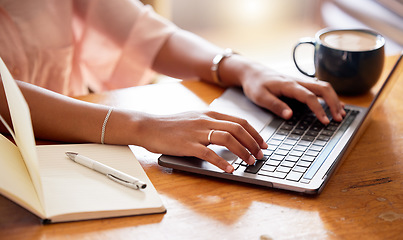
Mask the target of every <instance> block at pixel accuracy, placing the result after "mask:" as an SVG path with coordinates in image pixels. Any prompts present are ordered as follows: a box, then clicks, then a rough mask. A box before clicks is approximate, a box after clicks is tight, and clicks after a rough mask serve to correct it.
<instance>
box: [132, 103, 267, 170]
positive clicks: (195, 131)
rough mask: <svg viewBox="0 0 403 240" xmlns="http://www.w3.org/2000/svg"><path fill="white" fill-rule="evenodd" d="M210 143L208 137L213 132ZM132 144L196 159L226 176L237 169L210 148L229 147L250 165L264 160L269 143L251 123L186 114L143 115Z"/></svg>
mask: <svg viewBox="0 0 403 240" xmlns="http://www.w3.org/2000/svg"><path fill="white" fill-rule="evenodd" d="M211 130H214V131H213V132H212V133H211V136H210V142H209V140H208V136H209V134H210V132H211ZM132 136H133V142H132V143H131V144H136V145H139V146H142V147H144V148H146V149H147V150H149V151H151V152H155V153H162V154H167V155H175V156H194V157H197V158H200V159H203V160H206V161H208V162H210V163H212V164H214V165H216V166H217V167H219V168H220V169H222V170H224V171H225V172H228V173H231V172H233V171H234V168H233V167H232V166H231V165H230V164H229V163H228V162H227V161H226V160H224V159H223V158H222V157H220V156H218V155H217V154H216V153H215V152H214V151H213V150H211V149H210V148H208V147H207V146H208V145H209V144H216V145H221V146H224V147H227V148H228V149H229V150H230V151H231V152H233V153H234V154H236V155H237V156H239V157H240V158H241V159H242V160H243V161H245V162H246V163H248V164H253V163H254V162H255V158H256V159H260V158H262V157H263V152H262V150H261V149H262V148H267V143H266V142H265V141H264V140H263V139H262V137H261V136H260V135H259V133H258V132H257V131H256V130H255V129H254V128H253V127H252V126H251V125H249V123H248V122H247V121H246V120H244V119H240V118H237V117H233V116H229V115H225V114H221V113H218V112H213V111H207V112H185V113H180V114H176V115H166V116H155V115H143V117H142V119H141V120H140V121H139V124H138V125H137V127H136V129H135V130H134V132H132Z"/></svg>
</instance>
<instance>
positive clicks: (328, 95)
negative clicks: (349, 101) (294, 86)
mask: <svg viewBox="0 0 403 240" xmlns="http://www.w3.org/2000/svg"><path fill="white" fill-rule="evenodd" d="M299 83H300V84H301V85H302V86H304V87H305V88H307V89H309V90H310V91H312V92H313V93H315V94H316V95H317V96H320V97H322V98H323V99H324V100H325V102H326V104H327V105H328V106H329V109H330V113H331V114H332V116H333V119H334V120H336V121H341V120H343V117H344V116H345V115H346V112H345V111H344V103H342V102H340V100H339V98H338V96H337V93H336V91H334V89H333V87H332V86H331V85H330V84H329V83H328V82H324V81H315V82H308V81H300V82H299Z"/></svg>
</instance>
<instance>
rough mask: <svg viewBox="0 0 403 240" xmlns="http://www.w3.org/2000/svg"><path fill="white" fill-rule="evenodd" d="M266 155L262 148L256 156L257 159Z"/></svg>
mask: <svg viewBox="0 0 403 240" xmlns="http://www.w3.org/2000/svg"><path fill="white" fill-rule="evenodd" d="M263 157H264V155H263V152H262V150H259V152H258V153H257V156H256V158H257V159H262V158H263Z"/></svg>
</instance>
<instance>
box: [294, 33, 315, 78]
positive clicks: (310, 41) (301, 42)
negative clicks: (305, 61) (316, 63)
mask: <svg viewBox="0 0 403 240" xmlns="http://www.w3.org/2000/svg"><path fill="white" fill-rule="evenodd" d="M302 44H311V45H313V46H314V47H315V40H314V39H313V38H303V39H301V40H300V41H299V43H297V45H295V47H294V51H293V52H292V58H293V60H294V63H295V66H296V67H297V69H298V70H299V71H300V72H301V73H303V74H304V75H306V76H308V77H313V78H314V77H315V75H316V70H315V72H314V73H313V74H309V73H307V72H305V71H304V70H302V69H301V68H300V67H299V66H298V63H297V60H296V58H295V52H296V50H297V48H298V47H299V46H300V45H302Z"/></svg>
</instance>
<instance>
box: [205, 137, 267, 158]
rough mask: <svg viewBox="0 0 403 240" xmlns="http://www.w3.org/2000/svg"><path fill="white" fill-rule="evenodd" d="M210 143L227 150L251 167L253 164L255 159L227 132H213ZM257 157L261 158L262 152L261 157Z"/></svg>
mask: <svg viewBox="0 0 403 240" xmlns="http://www.w3.org/2000/svg"><path fill="white" fill-rule="evenodd" d="M210 143H212V144H216V145H220V146H224V147H226V148H228V150H230V151H231V152H232V153H234V154H235V155H237V156H238V157H240V158H241V159H242V160H243V161H244V162H246V163H247V164H250V165H251V164H254V163H255V158H254V157H252V155H250V153H249V152H248V151H247V150H246V149H245V147H244V146H243V145H242V144H241V143H239V141H238V140H237V139H236V138H235V137H234V136H233V135H232V134H230V133H229V132H225V131H218V130H215V131H213V133H212V134H211V138H210ZM259 157H260V158H262V157H263V152H262V156H259Z"/></svg>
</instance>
